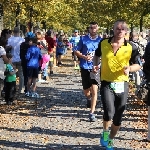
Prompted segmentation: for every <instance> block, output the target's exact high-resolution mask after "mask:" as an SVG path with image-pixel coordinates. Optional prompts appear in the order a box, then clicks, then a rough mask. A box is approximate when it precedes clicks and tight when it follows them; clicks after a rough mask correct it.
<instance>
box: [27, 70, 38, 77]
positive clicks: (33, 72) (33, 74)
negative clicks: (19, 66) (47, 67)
mask: <svg viewBox="0 0 150 150" xmlns="http://www.w3.org/2000/svg"><path fill="white" fill-rule="evenodd" d="M27 72H28V77H29V78H38V74H39V69H38V68H28V70H27Z"/></svg>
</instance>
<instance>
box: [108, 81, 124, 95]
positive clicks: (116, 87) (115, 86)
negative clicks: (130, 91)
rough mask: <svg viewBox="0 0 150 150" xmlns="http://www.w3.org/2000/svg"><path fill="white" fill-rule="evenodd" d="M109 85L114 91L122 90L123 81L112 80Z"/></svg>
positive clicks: (121, 91) (119, 91)
mask: <svg viewBox="0 0 150 150" xmlns="http://www.w3.org/2000/svg"><path fill="white" fill-rule="evenodd" d="M110 87H111V88H112V89H113V90H114V92H115V93H123V92H124V82H112V83H111V84H110Z"/></svg>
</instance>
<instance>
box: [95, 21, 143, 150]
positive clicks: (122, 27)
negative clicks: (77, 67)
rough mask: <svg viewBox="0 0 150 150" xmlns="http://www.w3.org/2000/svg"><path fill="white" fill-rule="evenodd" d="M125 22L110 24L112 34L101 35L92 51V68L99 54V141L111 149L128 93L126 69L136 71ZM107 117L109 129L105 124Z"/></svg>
mask: <svg viewBox="0 0 150 150" xmlns="http://www.w3.org/2000/svg"><path fill="white" fill-rule="evenodd" d="M126 32H127V24H126V22H125V21H124V20H118V21H116V22H115V24H114V36H113V37H110V38H107V39H103V40H102V41H101V42H100V43H99V46H98V49H97V50H96V51H95V56H94V59H93V61H94V67H93V71H94V72H96V71H97V69H98V68H99V67H98V66H97V65H98V64H99V62H100V57H101V90H100V93H101V100H102V103H103V109H104V115H103V133H102V134H101V138H100V143H101V145H102V146H106V150H113V139H114V137H115V135H116V134H117V131H118V130H119V128H120V126H121V122H122V114H123V112H124V110H125V108H126V103H127V96H128V90H129V88H128V82H129V77H128V76H129V72H135V71H138V70H139V69H140V68H141V66H140V65H139V62H138V58H139V52H138V49H137V47H136V46H135V45H131V44H130V43H128V42H127V41H126V40H125V34H126ZM111 119H112V120H113V123H112V125H111V131H110V134H109V125H110V121H111Z"/></svg>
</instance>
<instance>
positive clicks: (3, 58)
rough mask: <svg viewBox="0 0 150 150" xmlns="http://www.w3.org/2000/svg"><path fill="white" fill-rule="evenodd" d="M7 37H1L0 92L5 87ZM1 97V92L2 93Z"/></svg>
mask: <svg viewBox="0 0 150 150" xmlns="http://www.w3.org/2000/svg"><path fill="white" fill-rule="evenodd" d="M6 43H7V42H6V39H5V38H2V37H1V38H0V93H1V91H2V89H3V85H4V78H5V76H4V71H5V65H4V63H8V58H7V57H6V52H5V49H4V46H6ZM0 97H1V94H0Z"/></svg>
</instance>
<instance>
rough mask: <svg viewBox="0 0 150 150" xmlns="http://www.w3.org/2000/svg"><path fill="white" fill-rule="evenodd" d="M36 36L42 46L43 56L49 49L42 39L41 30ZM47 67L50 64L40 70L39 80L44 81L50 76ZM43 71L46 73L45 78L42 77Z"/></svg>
mask: <svg viewBox="0 0 150 150" xmlns="http://www.w3.org/2000/svg"><path fill="white" fill-rule="evenodd" d="M36 37H37V40H38V45H37V46H38V47H39V48H40V50H41V54H42V56H43V55H45V54H47V53H48V51H47V46H46V45H45V44H44V42H43V40H42V33H41V31H38V32H37V33H36ZM47 69H48V65H46V66H45V68H44V70H40V71H39V75H38V82H43V81H45V80H46V77H47V76H48V73H47ZM41 71H42V72H43V74H44V77H43V79H44V80H43V79H42V73H41Z"/></svg>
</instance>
